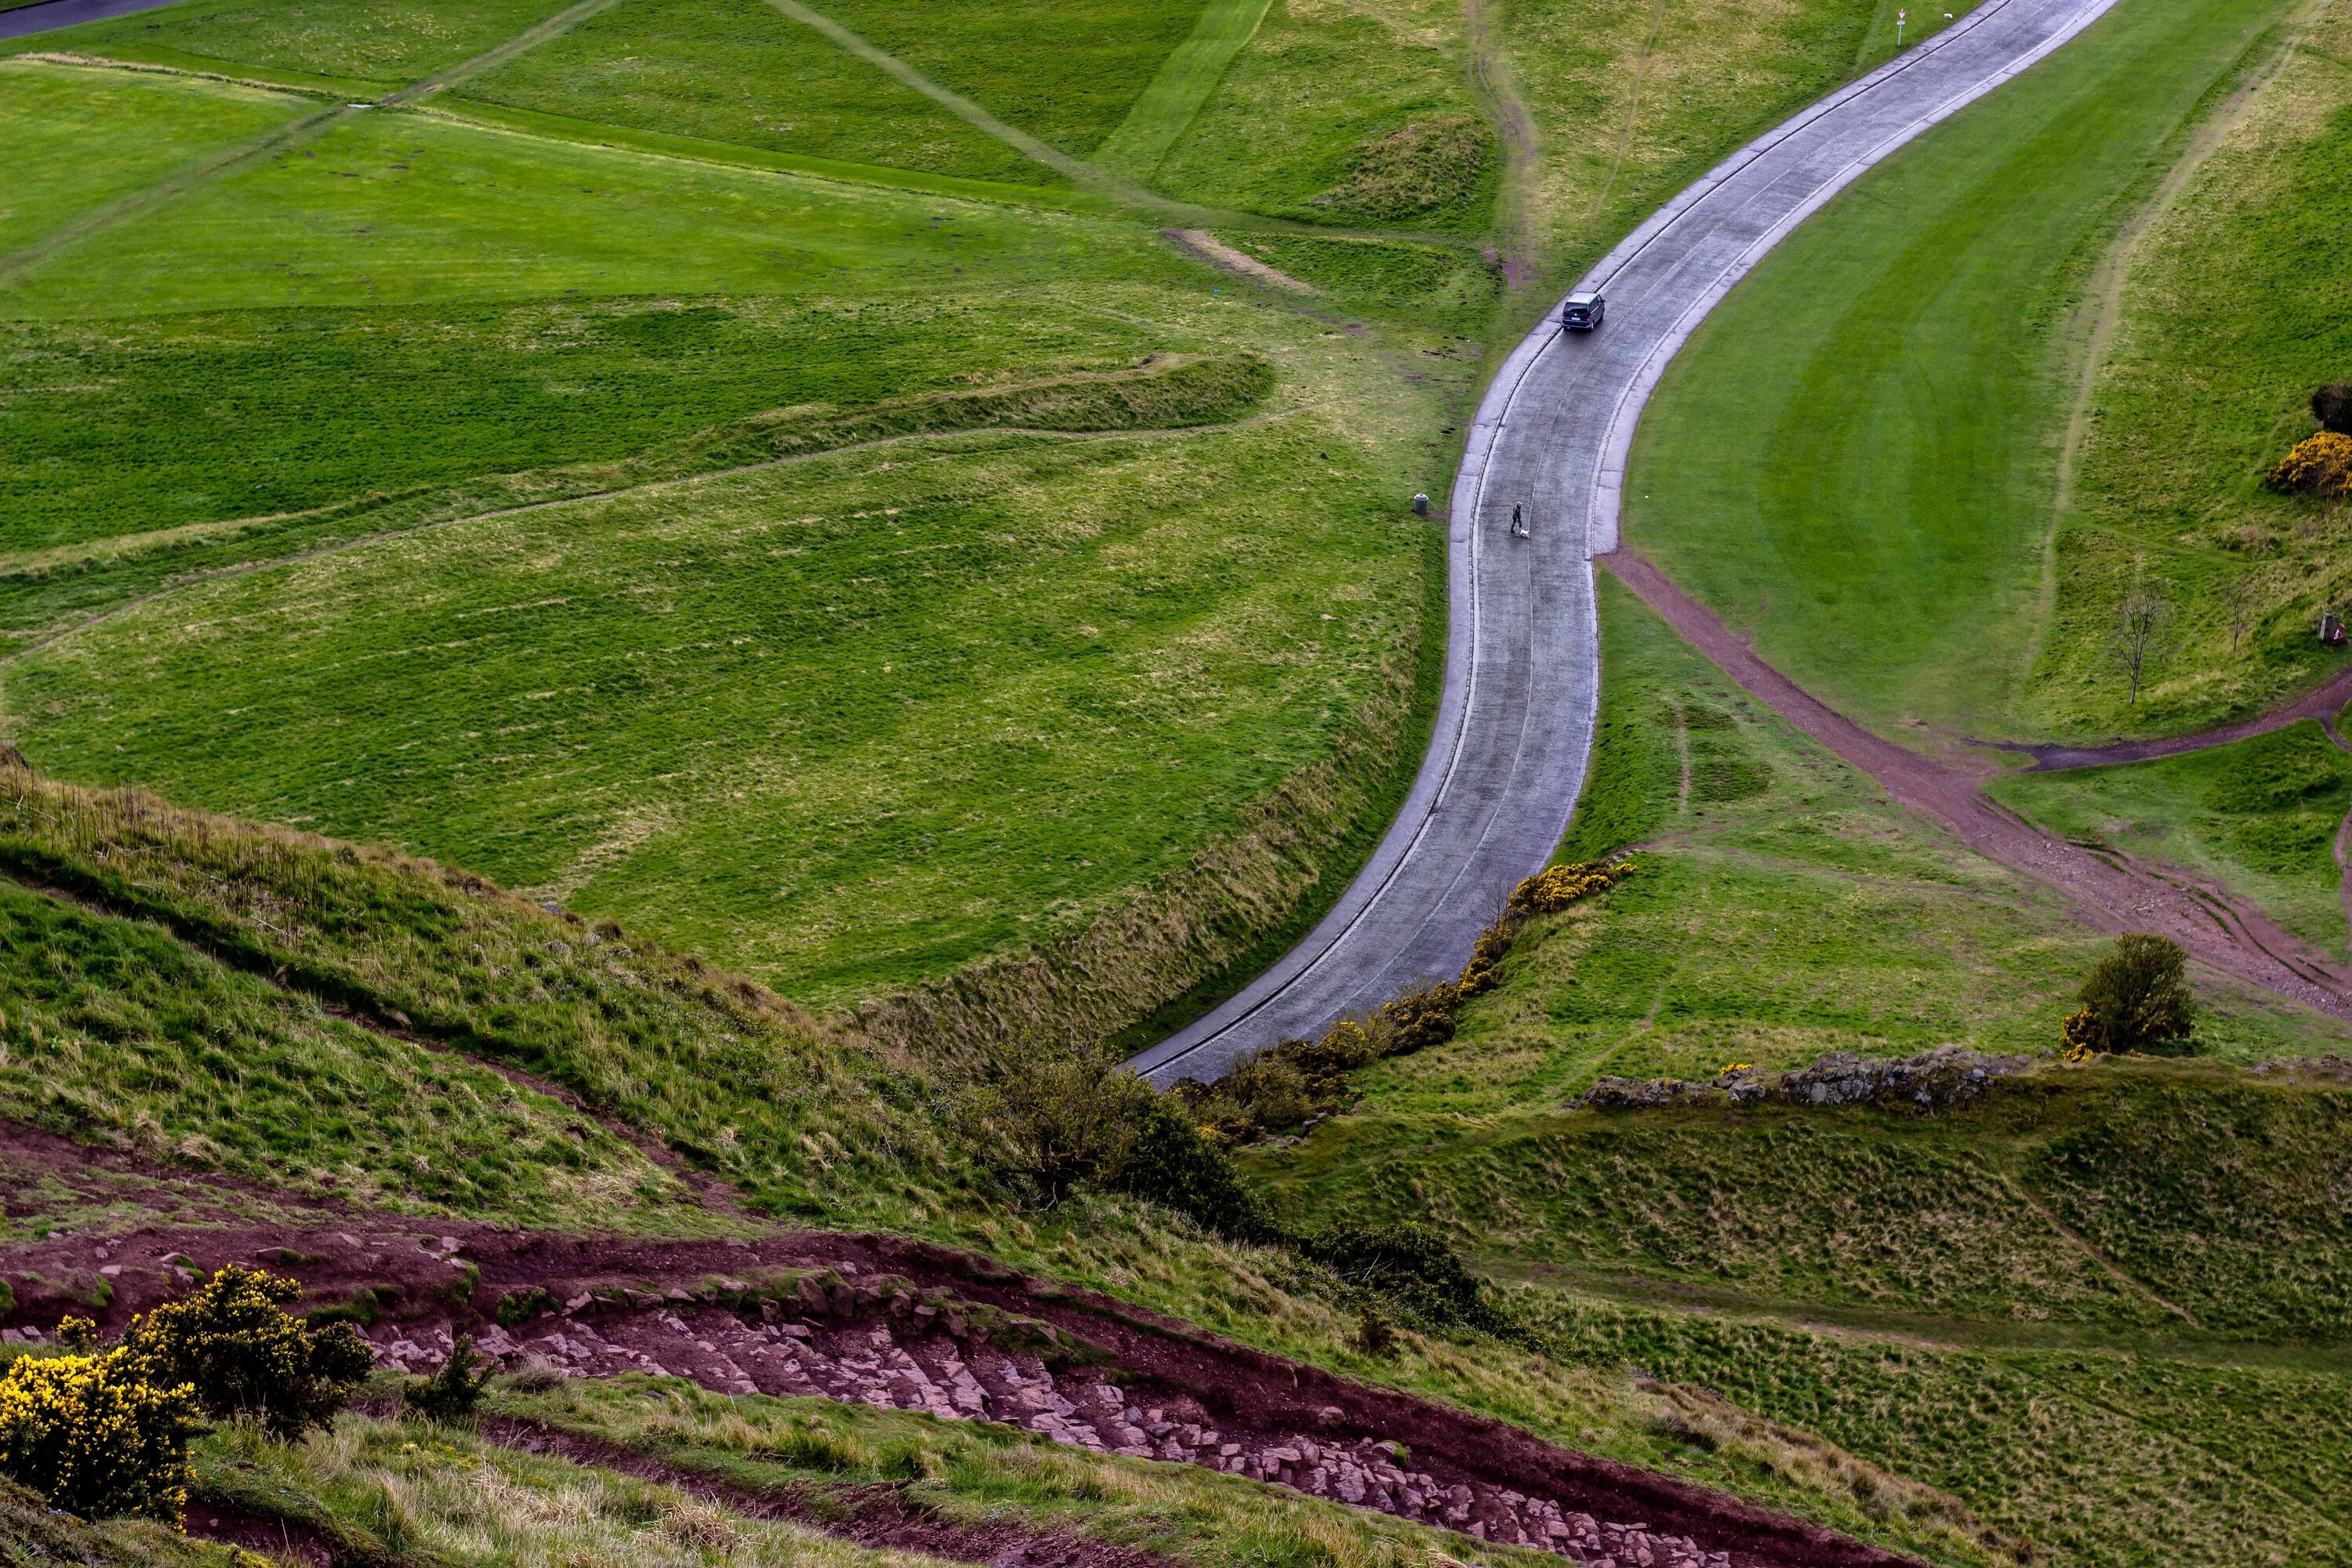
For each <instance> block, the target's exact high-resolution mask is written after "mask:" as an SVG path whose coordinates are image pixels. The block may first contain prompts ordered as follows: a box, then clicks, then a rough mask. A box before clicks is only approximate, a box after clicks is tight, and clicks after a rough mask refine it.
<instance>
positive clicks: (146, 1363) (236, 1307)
mask: <svg viewBox="0 0 2352 1568" xmlns="http://www.w3.org/2000/svg"><path fill="white" fill-rule="evenodd" d="M301 1294H302V1287H301V1286H299V1285H298V1284H296V1283H295V1282H294V1281H293V1280H291V1279H280V1278H278V1276H277V1275H275V1274H271V1273H268V1272H267V1271H266V1270H263V1269H259V1268H245V1267H243V1266H242V1265H240V1264H235V1263H232V1264H230V1265H229V1266H228V1267H227V1268H223V1269H221V1270H220V1271H219V1272H218V1273H216V1274H215V1275H214V1276H213V1277H212V1278H211V1279H207V1280H206V1281H205V1283H204V1285H203V1287H202V1288H200V1289H197V1290H196V1291H195V1293H194V1294H193V1295H189V1296H184V1297H182V1298H181V1299H180V1300H176V1301H166V1302H164V1303H163V1305H162V1306H160V1307H158V1308H156V1309H155V1310H153V1311H152V1312H148V1313H145V1314H144V1315H142V1316H140V1317H137V1318H133V1319H132V1320H131V1331H130V1332H129V1333H128V1334H125V1335H124V1336H123V1338H122V1345H123V1349H124V1351H125V1352H127V1353H129V1354H130V1355H131V1356H133V1357H135V1358H136V1359H137V1361H138V1363H139V1364H140V1366H141V1367H142V1369H143V1370H144V1372H145V1373H146V1375H147V1376H148V1377H149V1378H151V1379H152V1380H153V1381H154V1382H156V1383H160V1384H173V1385H175V1386H176V1385H178V1384H189V1385H190V1386H191V1387H192V1388H193V1389H194V1392H195V1397H196V1401H197V1404H198V1405H200V1406H201V1407H202V1408H203V1409H204V1410H205V1411H206V1412H208V1413H209V1414H211V1415H250V1416H253V1417H254V1418H256V1419H257V1420H258V1421H260V1422H261V1424H262V1425H263V1426H267V1427H268V1428H269V1430H270V1432H271V1433H272V1434H273V1435H275V1436H279V1437H299V1436H301V1435H302V1433H303V1432H304V1431H305V1430H307V1429H308V1428H310V1427H312V1426H327V1425H328V1424H329V1423H331V1422H332V1421H333V1420H334V1418H335V1412H337V1411H339V1410H341V1408H342V1407H343V1406H344V1405H346V1404H348V1403H349V1402H350V1400H351V1397H352V1392H353V1391H354V1390H356V1389H357V1388H358V1387H359V1385H360V1384H361V1382H362V1380H364V1379H365V1378H366V1376H367V1374H368V1372H369V1370H370V1368H371V1367H373V1364H374V1359H375V1358H374V1355H373V1352H371V1351H370V1350H369V1349H368V1345H367V1342H366V1341H365V1340H362V1339H361V1338H360V1337H359V1334H358V1332H357V1331H354V1330H353V1329H352V1326H351V1325H350V1324H349V1323H334V1324H331V1325H329V1326H327V1327H324V1328H313V1327H311V1326H310V1324H308V1323H305V1322H303V1321H301V1320H300V1319H299V1318H295V1317H290V1316H289V1315H288V1314H287V1312H286V1310H285V1303H287V1302H289V1301H292V1300H298V1299H299V1297H300V1296H301Z"/></svg>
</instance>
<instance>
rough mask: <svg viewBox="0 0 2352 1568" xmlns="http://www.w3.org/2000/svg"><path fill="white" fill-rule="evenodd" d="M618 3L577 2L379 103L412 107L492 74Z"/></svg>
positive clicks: (601, 0) (614, 0) (612, 0)
mask: <svg viewBox="0 0 2352 1568" xmlns="http://www.w3.org/2000/svg"><path fill="white" fill-rule="evenodd" d="M620 3H621V0H580V3H579V4H578V5H572V6H571V7H569V8H567V9H565V10H562V11H558V12H557V13H556V14H555V15H554V16H550V17H549V18H547V20H545V21H544V22H541V23H540V24H539V25H538V26H535V27H530V28H528V29H526V30H525V31H523V32H520V33H518V34H516V35H515V36H514V37H511V38H509V39H508V40H507V41H506V42H505V43H503V44H499V45H496V46H494V47H491V48H489V49H487V50H485V51H483V52H482V53H481V54H478V55H476V56H475V57H474V58H472V59H470V60H465V61H461V62H460V63H458V64H457V65H454V66H451V67H450V68H448V69H447V70H445V71H442V72H440V73H439V74H437V75H435V76H428V77H426V78H425V79H424V80H423V81H420V82H415V83H412V84H411V85H409V86H407V87H404V88H402V89H400V90H399V91H398V92H394V93H391V94H388V95H386V96H385V97H384V98H383V100H382V102H383V104H384V106H385V107H386V108H393V107H396V106H398V105H400V104H404V103H415V101H417V100H419V99H425V98H430V97H432V96H433V95H434V94H435V93H436V92H440V91H443V90H445V89H448V88H452V87H455V86H457V84H458V83H459V82H462V81H466V80H467V79H470V78H473V77H478V76H479V75H481V74H482V73H483V72H484V71H486V70H495V69H497V68H499V66H502V65H505V64H506V63H507V62H508V61H509V60H511V59H515V58H518V57H520V56H522V55H527V54H529V53H530V51H531V50H533V49H535V48H537V47H539V46H540V45H541V44H544V43H548V42H550V41H551V40H553V39H556V38H560V37H562V36H563V35H564V34H566V33H568V32H570V31H571V30H572V28H574V27H576V26H579V25H580V24H581V23H583V22H585V21H586V20H588V19H589V18H590V17H591V16H597V15H599V14H600V13H603V12H605V11H609V10H611V9H612V8H613V7H614V6H615V5H619V4H620Z"/></svg>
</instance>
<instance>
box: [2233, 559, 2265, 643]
mask: <svg viewBox="0 0 2352 1568" xmlns="http://www.w3.org/2000/svg"><path fill="white" fill-rule="evenodd" d="M2269 597H2270V583H2269V580H2268V578H2267V576H2266V574H2263V573H2261V572H2249V573H2247V574H2245V575H2244V576H2242V577H2240V578H2239V579H2237V580H2236V581H2235V582H2233V583H2231V584H2230V585H2229V586H2228V587H2227V588H2225V589H2223V590H2222V591H2221V605H2222V607H2223V608H2225V609H2227V610H2228V611H2229V612H2230V651H2231V653H2235V652H2237V651H2238V649H2239V648H2240V647H2242V646H2244V644H2245V640H2246V634H2247V633H2248V632H2250V631H2252V630H2253V629H2254V623H2255V622H2256V621H2258V620H2260V619H2261V618H2262V614H2263V601H2264V600H2266V599H2268V598H2269Z"/></svg>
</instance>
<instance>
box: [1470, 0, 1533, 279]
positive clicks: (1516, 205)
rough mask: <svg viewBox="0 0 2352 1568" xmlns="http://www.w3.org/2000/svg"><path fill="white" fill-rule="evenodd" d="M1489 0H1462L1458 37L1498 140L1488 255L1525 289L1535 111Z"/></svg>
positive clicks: (1530, 236)
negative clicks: (1499, 183) (1499, 172)
mask: <svg viewBox="0 0 2352 1568" xmlns="http://www.w3.org/2000/svg"><path fill="white" fill-rule="evenodd" d="M1496 9H1497V7H1496V4H1495V0H1462V32H1463V41H1464V43H1465V45H1466V46H1467V47H1468V48H1469V51H1470V82H1471V86H1472V87H1473V88H1474V89H1476V91H1477V93H1478V95H1479V97H1480V98H1482V99H1483V100H1486V118H1487V120H1488V121H1489V122H1491V123H1492V124H1493V125H1494V127H1495V132H1496V136H1497V137H1498V138H1500V140H1501V142H1502V144H1503V187H1502V192H1501V195H1500V196H1499V197H1498V198H1497V200H1496V204H1495V218H1496V224H1495V232H1496V237H1497V238H1498V239H1499V240H1500V241H1501V244H1500V245H1499V246H1498V247H1497V248H1496V249H1495V250H1494V251H1492V252H1489V253H1488V259H1489V260H1491V261H1493V262H1494V264H1495V265H1496V267H1498V268H1501V269H1502V273H1503V282H1504V285H1505V287H1507V288H1509V289H1523V288H1526V287H1527V286H1528V284H1530V283H1532V282H1534V281H1535V279H1536V275H1537V273H1538V270H1539V269H1540V268H1538V259H1539V258H1538V257H1537V256H1536V255H1535V254H1534V246H1535V230H1534V225H1533V221H1532V217H1531V212H1530V209H1531V207H1532V205H1533V203H1534V193H1535V184H1536V173H1537V170H1536V159H1537V156H1538V149H1539V146H1540V143H1539V142H1538V140H1537V135H1536V119H1535V116H1534V115H1533V114H1531V113H1529V112H1528V106H1527V102H1526V100H1523V99H1521V98H1520V97H1519V89H1518V83H1517V79H1515V78H1514V77H1513V76H1512V74H1511V61H1510V57H1509V56H1508V55H1507V53H1505V52H1504V48H1503V38H1502V24H1501V21H1500V19H1499V17H1498V16H1496Z"/></svg>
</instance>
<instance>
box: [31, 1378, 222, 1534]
mask: <svg viewBox="0 0 2352 1568" xmlns="http://www.w3.org/2000/svg"><path fill="white" fill-rule="evenodd" d="M143 1373H144V1369H143V1368H142V1365H141V1363H139V1362H137V1361H136V1360H135V1359H134V1358H132V1357H130V1356H128V1355H126V1354H125V1353H124V1352H121V1351H115V1352H111V1353H110V1354H107V1355H102V1356H99V1355H63V1356H47V1357H32V1356H27V1357H24V1358H22V1359H20V1360H18V1361H16V1362H14V1363H10V1365H9V1367H8V1369H7V1371H6V1372H5V1373H0V1474H5V1475H6V1476H8V1477H9V1478H10V1479H14V1480H16V1481H19V1482H21V1483H23V1484H24V1485H26V1486H27V1487H30V1488H31V1489H33V1490H35V1491H37V1492H39V1493H40V1494H41V1495H42V1496H44V1497H46V1498H47V1499H48V1500H49V1506H50V1507H52V1508H58V1509H63V1510H66V1511H67V1512H68V1513H77V1514H80V1515H81V1516H82V1517H83V1518H85V1519H96V1518H100V1517H103V1516H106V1515H110V1514H145V1515H147V1516H148V1517H150V1518H153V1519H163V1520H169V1521H172V1522H173V1523H175V1524H176V1523H178V1522H179V1518H180V1510H181V1507H182V1506H183V1504H184V1502H185V1501H186V1499H187V1488H188V1475H189V1469H188V1440H189V1439H190V1438H191V1437H194V1436H195V1435H196V1434H197V1433H199V1432H201V1431H203V1430H204V1426H203V1423H202V1422H200V1421H199V1420H198V1419H197V1416H196V1399H195V1394H194V1390H192V1389H190V1388H188V1387H187V1386H186V1385H185V1384H164V1385H158V1384H155V1383H152V1382H151V1381H149V1380H148V1379H147V1378H146V1377H145V1376H144V1375H143Z"/></svg>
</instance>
